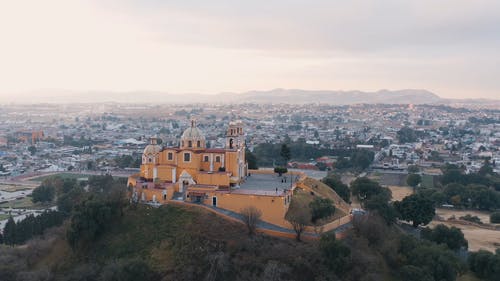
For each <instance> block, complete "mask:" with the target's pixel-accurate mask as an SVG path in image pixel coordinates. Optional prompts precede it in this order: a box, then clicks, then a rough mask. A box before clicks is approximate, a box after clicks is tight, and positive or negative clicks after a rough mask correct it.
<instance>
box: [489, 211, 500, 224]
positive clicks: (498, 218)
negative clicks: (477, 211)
mask: <svg viewBox="0 0 500 281" xmlns="http://www.w3.org/2000/svg"><path fill="white" fill-rule="evenodd" d="M490 223H500V212H494V213H492V214H491V215H490Z"/></svg>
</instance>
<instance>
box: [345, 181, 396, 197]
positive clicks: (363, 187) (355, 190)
mask: <svg viewBox="0 0 500 281" xmlns="http://www.w3.org/2000/svg"><path fill="white" fill-rule="evenodd" d="M351 191H352V194H353V195H354V196H357V197H358V198H359V200H360V201H361V202H364V201H365V200H368V199H370V198H371V197H372V196H375V195H379V194H381V195H382V196H385V198H386V199H387V200H386V201H389V199H391V191H390V190H389V189H387V188H383V187H382V186H380V184H378V183H377V182H376V181H373V180H371V179H369V178H367V177H361V178H357V179H355V180H354V181H353V182H352V183H351Z"/></svg>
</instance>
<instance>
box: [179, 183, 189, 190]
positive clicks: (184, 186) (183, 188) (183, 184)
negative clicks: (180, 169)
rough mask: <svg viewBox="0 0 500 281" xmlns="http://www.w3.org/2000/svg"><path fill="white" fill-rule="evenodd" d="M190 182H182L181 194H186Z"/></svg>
mask: <svg viewBox="0 0 500 281" xmlns="http://www.w3.org/2000/svg"><path fill="white" fill-rule="evenodd" d="M188 185H189V182H188V181H187V180H185V181H182V188H181V190H180V192H184V191H185V190H186V189H187V188H188Z"/></svg>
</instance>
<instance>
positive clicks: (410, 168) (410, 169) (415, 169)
mask: <svg viewBox="0 0 500 281" xmlns="http://www.w3.org/2000/svg"><path fill="white" fill-rule="evenodd" d="M419 171H420V169H419V168H418V166H417V165H410V166H408V173H411V174H416V173H418V172H419Z"/></svg>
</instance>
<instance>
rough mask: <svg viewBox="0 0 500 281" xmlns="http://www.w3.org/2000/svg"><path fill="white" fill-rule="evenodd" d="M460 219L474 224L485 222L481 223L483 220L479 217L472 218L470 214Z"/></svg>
mask: <svg viewBox="0 0 500 281" xmlns="http://www.w3.org/2000/svg"><path fill="white" fill-rule="evenodd" d="M460 219H461V220H464V221H470V222H473V223H478V224H482V223H483V222H481V219H480V218H479V217H478V216H471V215H470V214H467V215H465V216H462V217H460Z"/></svg>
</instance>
